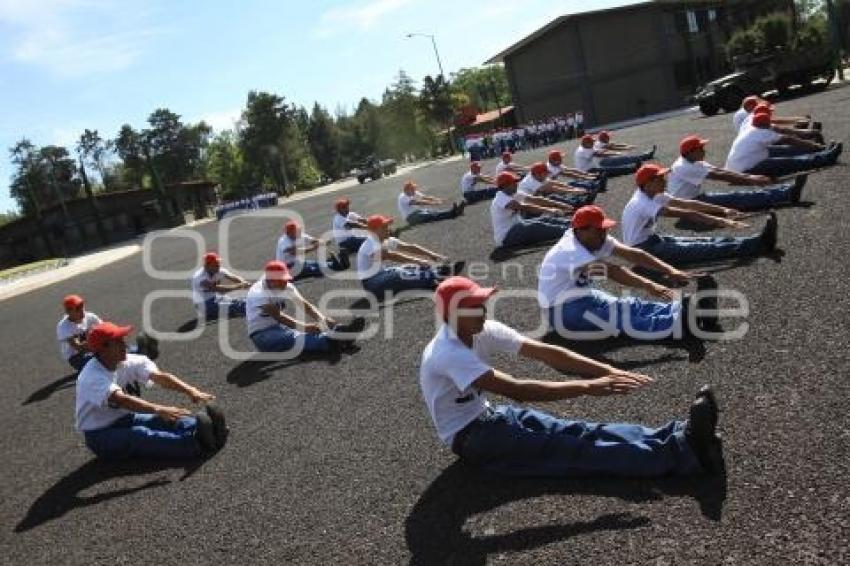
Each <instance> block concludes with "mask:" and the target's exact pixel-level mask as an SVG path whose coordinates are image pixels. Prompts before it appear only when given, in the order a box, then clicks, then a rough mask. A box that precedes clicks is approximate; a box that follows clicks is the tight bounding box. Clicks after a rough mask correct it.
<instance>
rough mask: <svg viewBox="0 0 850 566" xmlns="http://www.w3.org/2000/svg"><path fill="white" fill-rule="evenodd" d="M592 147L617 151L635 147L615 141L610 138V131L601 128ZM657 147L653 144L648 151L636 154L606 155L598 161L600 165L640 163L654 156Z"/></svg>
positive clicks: (632, 149)
mask: <svg viewBox="0 0 850 566" xmlns="http://www.w3.org/2000/svg"><path fill="white" fill-rule="evenodd" d="M593 149H595V150H603V151H604V150H610V151H619V152H629V151H634V150H636V149H637V148H636V147H635V146H633V145H630V144H626V143H617V142H615V141H613V140H611V133H610V132H609V131H607V130H602V131H601V132H599V134H597V136H596V141H595V142H594V144H593ZM657 149H658V146H655V145H653V146H652V149H651V150H650V151H647V152H645V153H641V154H637V155H620V156H616V157H607V158H604V159H600V160H599V162H600V164H601V165H602V166H606V165H615V166H616V165H631V164H632V163H642V162H644V161H649V160H650V159H653V158H654V157H655V150H657Z"/></svg>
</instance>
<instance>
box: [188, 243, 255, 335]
mask: <svg viewBox="0 0 850 566" xmlns="http://www.w3.org/2000/svg"><path fill="white" fill-rule="evenodd" d="M203 261H204V264H203V266H201V267H200V268H198V270H197V271H196V272H195V273H193V274H192V279H191V280H190V281H191V284H192V297H193V299H192V300H193V302H194V304H195V311H196V312H197V313H198V315H199V316H203V317H204V318H205V320H216V319H218V317H219V315H220V314H221V312H222V311H225V312H226V313H227V317H228V318H235V317H242V316H245V300H244V299H240V298H236V297H227V296H225V293H230V292H233V291H240V290H242V289H247V288H248V287H250V286H251V284H250V283H248V282H247V281H246V280H245V279H243V278H241V277H239V276H238V275H236V274H234V273H232V272H230V271H229V270H227V269H225V268H223V267H222V266H221V258H220V257H219V255H218V254H217V253H215V252H207V253H206V254H204V259H203Z"/></svg>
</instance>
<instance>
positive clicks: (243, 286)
mask: <svg viewBox="0 0 850 566" xmlns="http://www.w3.org/2000/svg"><path fill="white" fill-rule="evenodd" d="M251 285H253V283H251V282H250V281H242V282H240V283H239V288H240V289H250V288H251Z"/></svg>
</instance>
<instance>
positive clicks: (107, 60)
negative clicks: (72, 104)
mask: <svg viewBox="0 0 850 566" xmlns="http://www.w3.org/2000/svg"><path fill="white" fill-rule="evenodd" d="M123 9H126V8H124V5H123V4H121V3H114V2H109V1H106V0H27V1H21V0H0V24H4V25H3V27H5V28H7V29H8V30H9V31H10V32H11V33H7V34H6V36H7V39H6V41H5V42H4V43H3V48H4V49H5V50H7V52H8V53H7V54H8V55H10V56H11V59H12V60H14V61H17V62H19V63H24V64H30V65H35V66H37V67H41V68H43V69H46V70H47V71H49V72H50V73H51V74H53V75H56V76H58V77H62V78H68V77H81V76H87V75H92V74H97V73H104V72H110V71H117V70H121V69H125V68H127V67H129V66H130V65H132V63H133V62H134V61H135V60H137V59H138V57H139V56H140V55H141V54H142V53H143V52H144V50H145V48H146V46H147V45H148V44H149V42H150V40H151V39H153V38H154V37H157V36H159V35H162V34H163V33H164V32H165V31H166V30H165V29H163V28H156V27H151V26H146V25H145V19H146V14H145V13H144V11H143V10H142V11H140V10H139V9H138V8H137V7H134V8H133V10H134V16H133V17H132V18H130V17H128V16H127V14H126V13H122V10H123ZM93 22H96V23H94V24H93ZM102 30H109V31H108V32H105V33H104V32H103V31H102Z"/></svg>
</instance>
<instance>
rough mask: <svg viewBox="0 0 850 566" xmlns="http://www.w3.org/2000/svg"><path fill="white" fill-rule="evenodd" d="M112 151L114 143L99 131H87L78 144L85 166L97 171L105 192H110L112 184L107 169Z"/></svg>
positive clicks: (78, 152) (78, 151) (78, 150)
mask: <svg viewBox="0 0 850 566" xmlns="http://www.w3.org/2000/svg"><path fill="white" fill-rule="evenodd" d="M112 149H113V142H112V141H111V140H104V139H103V138H102V137H100V134H99V133H98V131H97V130H89V129H86V130H85V131H83V133H82V135H80V139H79V141H78V142H77V154H78V155H79V156H80V159H82V161H83V163H84V165H90V166H92V167H93V168H94V169H95V170H96V171H97V173H98V175H100V182H101V183H102V184H103V189H104V190H105V191H109V190H110V185H111V182H112V178H111V177H110V171H109V169H108V168H107V161H108V157H109V154H110V153H111V152H112Z"/></svg>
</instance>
